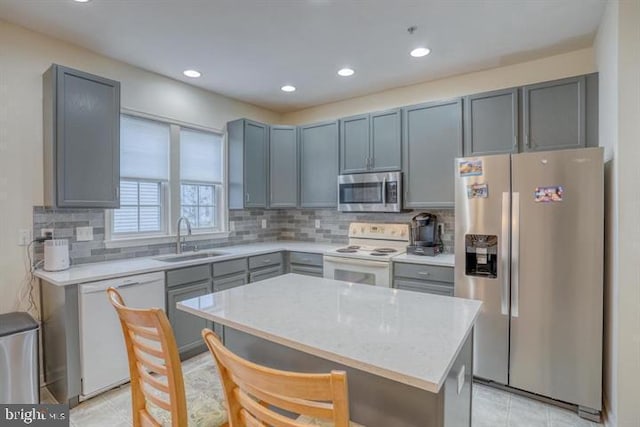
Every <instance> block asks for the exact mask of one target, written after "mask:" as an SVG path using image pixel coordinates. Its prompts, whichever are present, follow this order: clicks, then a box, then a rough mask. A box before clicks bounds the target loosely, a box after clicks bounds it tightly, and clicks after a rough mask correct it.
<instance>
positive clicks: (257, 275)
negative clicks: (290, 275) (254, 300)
mask: <svg viewBox="0 0 640 427" xmlns="http://www.w3.org/2000/svg"><path fill="white" fill-rule="evenodd" d="M281 274H282V267H281V266H277V267H271V268H263V269H261V270H256V271H252V272H251V273H249V282H251V283H253V282H259V281H261V280H265V279H270V278H272V277H276V276H280V275H281Z"/></svg>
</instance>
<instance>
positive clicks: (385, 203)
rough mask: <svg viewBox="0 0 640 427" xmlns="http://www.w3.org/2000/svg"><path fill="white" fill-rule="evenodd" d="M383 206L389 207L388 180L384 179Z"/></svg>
mask: <svg viewBox="0 0 640 427" xmlns="http://www.w3.org/2000/svg"><path fill="white" fill-rule="evenodd" d="M382 204H383V205H385V206H387V178H386V177H384V178H383V179H382Z"/></svg>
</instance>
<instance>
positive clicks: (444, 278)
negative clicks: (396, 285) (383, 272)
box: [393, 262, 453, 283]
mask: <svg viewBox="0 0 640 427" xmlns="http://www.w3.org/2000/svg"><path fill="white" fill-rule="evenodd" d="M393 276H394V277H407V278H409V279H418V280H434V281H436V282H451V283H453V268H452V267H440V266H435V265H421V264H406V263H401V262H396V263H394V264H393Z"/></svg>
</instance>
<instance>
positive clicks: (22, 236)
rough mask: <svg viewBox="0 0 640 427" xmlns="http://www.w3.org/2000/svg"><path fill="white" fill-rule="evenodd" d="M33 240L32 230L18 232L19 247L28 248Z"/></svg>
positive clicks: (24, 229) (25, 229) (26, 229)
mask: <svg viewBox="0 0 640 427" xmlns="http://www.w3.org/2000/svg"><path fill="white" fill-rule="evenodd" d="M32 240H33V239H32V237H31V230H29V229H28V228H22V229H20V230H18V246H27V245H28V244H29V243H31V241H32Z"/></svg>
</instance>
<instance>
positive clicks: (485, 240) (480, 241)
mask: <svg viewBox="0 0 640 427" xmlns="http://www.w3.org/2000/svg"><path fill="white" fill-rule="evenodd" d="M465 248H466V249H465V255H466V256H465V274H466V275H467V276H478V277H484V278H490V279H495V278H496V277H498V236H495V235H490V234H467V235H465Z"/></svg>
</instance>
